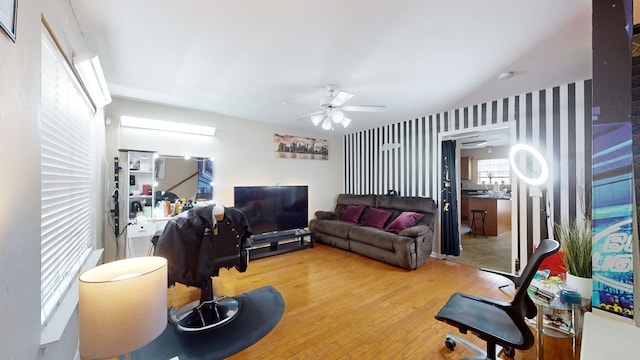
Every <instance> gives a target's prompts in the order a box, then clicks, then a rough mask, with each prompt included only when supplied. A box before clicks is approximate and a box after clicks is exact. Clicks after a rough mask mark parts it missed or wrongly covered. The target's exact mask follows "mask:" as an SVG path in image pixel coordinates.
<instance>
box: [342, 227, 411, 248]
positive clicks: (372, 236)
mask: <svg viewBox="0 0 640 360" xmlns="http://www.w3.org/2000/svg"><path fill="white" fill-rule="evenodd" d="M398 238H400V236H398V235H397V234H394V233H391V232H386V231H383V230H380V229H376V228H373V227H369V226H354V227H353V228H351V230H350V231H349V240H350V241H351V242H352V243H353V242H354V241H355V242H360V243H365V244H369V245H372V246H375V247H378V248H381V249H385V250H388V251H394V246H393V243H394V241H397V239H398Z"/></svg>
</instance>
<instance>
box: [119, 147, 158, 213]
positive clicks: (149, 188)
mask: <svg viewBox="0 0 640 360" xmlns="http://www.w3.org/2000/svg"><path fill="white" fill-rule="evenodd" d="M153 154H154V153H153V152H145V151H129V152H127V162H126V164H127V176H126V177H125V179H124V180H125V184H126V186H125V190H126V191H125V194H126V195H127V196H126V212H125V216H126V217H125V218H126V219H127V221H128V222H131V221H132V220H133V219H135V218H136V217H137V216H139V215H141V214H139V212H136V211H135V210H136V209H135V208H134V204H139V205H140V206H141V208H142V210H143V211H142V215H143V216H144V217H145V218H147V219H151V218H152V217H153V207H154V205H155V204H154V199H153V197H154V195H153V194H154V193H155V189H154V186H153V184H154V181H155V174H154V158H153Z"/></svg>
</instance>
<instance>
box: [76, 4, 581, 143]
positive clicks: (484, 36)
mask: <svg viewBox="0 0 640 360" xmlns="http://www.w3.org/2000/svg"><path fill="white" fill-rule="evenodd" d="M70 3H71V5H72V7H73V9H74V11H75V14H76V17H77V21H78V25H79V27H80V29H81V31H82V33H83V36H84V38H85V42H86V44H87V47H88V49H89V50H90V51H92V52H94V53H96V54H97V55H98V56H99V57H100V61H101V63H102V66H103V69H104V73H105V76H106V78H107V81H108V83H109V88H110V91H111V93H112V95H113V96H117V97H123V98H130V99H137V100H141V101H146V102H153V103H161V104H169V105H175V106H180V107H186V108H190V109H198V110H205V111H209V112H213V113H217V114H222V115H226V116H232V117H238V118H244V119H251V120H256V121H262V122H268V123H277V124H281V125H287V126H294V127H303V128H307V129H312V128H313V125H312V124H311V122H310V121H308V120H303V121H294V119H295V118H297V117H299V116H301V115H304V114H305V113H307V112H311V111H312V110H314V109H313V108H309V109H306V108H301V107H294V106H287V105H283V104H282V103H283V102H291V103H309V104H318V102H319V100H320V98H322V97H323V96H325V95H326V91H325V89H324V86H325V85H326V84H329V83H335V84H338V85H340V86H341V88H342V89H344V90H346V91H349V92H351V93H353V94H354V95H355V96H354V97H353V98H352V99H351V100H350V101H349V102H348V103H347V105H386V106H387V110H386V111H385V112H382V113H364V112H358V113H354V112H350V113H349V117H351V118H352V119H353V122H352V123H351V126H349V127H348V128H347V129H342V128H341V127H340V128H336V130H335V132H336V133H338V134H344V133H351V132H355V131H360V130H364V129H370V128H373V127H377V126H380V125H383V124H390V123H397V122H401V121H405V120H410V119H414V118H418V117H422V116H425V115H429V114H434V113H437V112H441V111H447V110H452V109H455V108H459V107H463V106H468V105H474V104H478V103H481V102H485V101H490V100H495V99H500V98H503V97H506V96H511V95H517V94H522V93H525V92H528V91H535V90H539V89H544V88H548V87H551V86H555V85H560V84H565V83H569V82H573V81H577V80H583V79H589V78H591V63H592V61H591V0H562V1H557V0H536V1H524V0H522V1H514V0H485V1H477V0H455V1H439V0H395V1H392V0H323V1H301V0H271V1H265V0H225V1H222V0H206V1H205V0H181V1H175V0H174V1H168V0H135V1H131V0H109V1H95V0H70ZM505 71H513V72H514V73H515V76H514V77H513V78H511V79H509V80H498V75H499V74H500V73H502V72H505ZM307 110H308V111H307ZM320 131H321V130H320Z"/></svg>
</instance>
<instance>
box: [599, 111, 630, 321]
mask: <svg viewBox="0 0 640 360" xmlns="http://www.w3.org/2000/svg"><path fill="white" fill-rule="evenodd" d="M632 154H633V152H632V139H631V123H630V122H628V121H627V122H619V123H595V122H594V126H593V222H592V226H593V298H592V305H593V307H594V308H599V309H601V310H604V311H607V312H610V313H615V314H617V315H621V316H623V317H627V318H633V243H632V242H633V236H632V235H633V230H632V225H633V224H632V222H633V173H632V171H633V168H632V162H633V157H632Z"/></svg>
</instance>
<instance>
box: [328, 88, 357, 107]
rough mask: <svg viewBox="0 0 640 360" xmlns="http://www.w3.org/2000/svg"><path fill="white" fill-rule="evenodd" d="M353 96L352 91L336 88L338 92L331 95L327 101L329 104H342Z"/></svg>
mask: <svg viewBox="0 0 640 360" xmlns="http://www.w3.org/2000/svg"><path fill="white" fill-rule="evenodd" d="M352 97H353V94H352V93H348V92H346V91H342V90H338V92H337V93H336V94H335V95H334V96H333V99H331V101H330V102H329V103H330V104H331V106H334V107H335V106H342V104H344V103H346V102H347V101H349V99H351V98H352Z"/></svg>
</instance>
